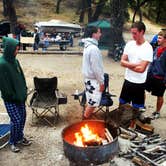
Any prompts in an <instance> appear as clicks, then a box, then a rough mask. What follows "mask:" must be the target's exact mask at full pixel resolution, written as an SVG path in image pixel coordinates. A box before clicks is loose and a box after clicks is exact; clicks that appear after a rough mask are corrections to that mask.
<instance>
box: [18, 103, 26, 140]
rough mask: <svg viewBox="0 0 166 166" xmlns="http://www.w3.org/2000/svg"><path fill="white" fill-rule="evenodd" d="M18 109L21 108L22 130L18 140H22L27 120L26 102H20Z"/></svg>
mask: <svg viewBox="0 0 166 166" xmlns="http://www.w3.org/2000/svg"><path fill="white" fill-rule="evenodd" d="M17 109H18V110H19V113H20V117H21V120H20V125H21V128H20V132H19V136H18V141H20V140H22V139H23V137H24V126H25V120H26V109H25V104H20V105H18V106H17Z"/></svg>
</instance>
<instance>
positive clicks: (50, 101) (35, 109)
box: [29, 77, 67, 126]
mask: <svg viewBox="0 0 166 166" xmlns="http://www.w3.org/2000/svg"><path fill="white" fill-rule="evenodd" d="M57 85H58V79H57V77H52V78H38V77H34V87H35V89H34V91H33V95H32V97H31V99H30V102H29V106H30V108H31V109H32V122H33V119H34V116H35V117H37V118H38V119H42V120H45V121H46V122H47V123H48V124H50V125H51V126H54V124H55V123H56V122H57V120H58V119H59V105H60V104H66V103H67V97H66V95H65V94H63V93H61V92H60V91H59V90H58V88H57ZM48 113H49V114H51V115H53V118H54V122H52V121H51V120H50V119H49V118H48V117H47V116H48Z"/></svg>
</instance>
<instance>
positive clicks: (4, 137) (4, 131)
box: [0, 124, 10, 149]
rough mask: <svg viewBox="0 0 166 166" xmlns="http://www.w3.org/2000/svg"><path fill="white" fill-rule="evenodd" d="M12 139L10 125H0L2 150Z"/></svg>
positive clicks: (0, 145)
mask: <svg viewBox="0 0 166 166" xmlns="http://www.w3.org/2000/svg"><path fill="white" fill-rule="evenodd" d="M9 138H10V124H0V149H2V148H3V147H5V146H6V145H7V144H8V142H9Z"/></svg>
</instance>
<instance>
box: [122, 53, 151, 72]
mask: <svg viewBox="0 0 166 166" xmlns="http://www.w3.org/2000/svg"><path fill="white" fill-rule="evenodd" d="M148 64H149V62H148V61H141V62H139V63H131V62H129V61H128V56H127V55H126V54H123V55H122V58H121V66H123V67H126V68H129V69H130V70H132V71H135V72H137V73H143V72H144V71H145V69H146V67H147V66H148Z"/></svg>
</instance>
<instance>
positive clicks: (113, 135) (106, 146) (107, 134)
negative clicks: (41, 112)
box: [62, 120, 119, 165]
mask: <svg viewBox="0 0 166 166" xmlns="http://www.w3.org/2000/svg"><path fill="white" fill-rule="evenodd" d="M117 133H118V132H117V129H115V127H114V126H112V129H111V126H110V127H109V128H106V125H105V122H104V121H101V120H84V121H81V122H77V123H75V124H72V125H70V126H68V127H66V128H64V129H63V131H62V138H63V148H64V153H65V156H66V157H67V158H68V159H69V161H70V162H74V163H77V164H78V165H79V164H81V163H84V165H86V164H91V163H93V164H102V163H105V162H107V161H108V160H110V159H112V158H113V157H114V155H115V154H117V152H118V150H119V145H118V137H117V136H118V134H117Z"/></svg>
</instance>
